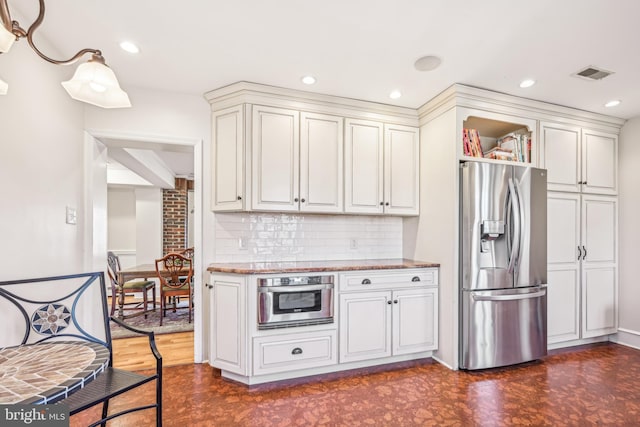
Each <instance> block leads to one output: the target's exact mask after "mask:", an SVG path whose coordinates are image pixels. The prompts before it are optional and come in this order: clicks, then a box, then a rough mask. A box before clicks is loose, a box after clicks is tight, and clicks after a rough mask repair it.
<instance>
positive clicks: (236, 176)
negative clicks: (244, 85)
mask: <svg viewBox="0 0 640 427" xmlns="http://www.w3.org/2000/svg"><path fill="white" fill-rule="evenodd" d="M243 108H244V107H243V106H242V105H239V106H237V107H233V108H227V109H225V110H221V111H216V112H215V113H213V117H212V124H213V135H212V138H213V149H212V150H211V151H212V161H211V167H212V178H213V186H212V190H213V194H212V197H211V204H212V206H211V209H212V210H214V211H233V210H242V209H243V207H244V194H243V193H244V164H243V163H244V140H245V138H244V111H243Z"/></svg>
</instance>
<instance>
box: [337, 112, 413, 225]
mask: <svg viewBox="0 0 640 427" xmlns="http://www.w3.org/2000/svg"><path fill="white" fill-rule="evenodd" d="M345 128H346V132H345V133H346V138H345V147H346V148H345V174H346V179H345V181H346V186H345V187H346V189H345V199H346V202H345V211H346V212H349V213H371V214H376V213H386V214H396V215H417V214H418V206H419V188H418V185H419V161H420V156H419V140H418V129H417V128H414V127H410V126H400V125H390V124H382V123H379V122H373V121H366V120H354V119H347V120H346V121H345Z"/></svg>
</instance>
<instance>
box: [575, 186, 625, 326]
mask: <svg viewBox="0 0 640 427" xmlns="http://www.w3.org/2000/svg"><path fill="white" fill-rule="evenodd" d="M617 217H618V216H617V200H616V197H610V196H592V195H583V196H582V245H583V247H584V248H585V249H586V255H584V254H583V260H582V269H583V272H582V338H589V337H595V336H600V335H606V334H611V333H615V331H616V327H617V308H618V304H617V258H618V256H617V246H618V243H617V233H618V225H617Z"/></svg>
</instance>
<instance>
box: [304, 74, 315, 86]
mask: <svg viewBox="0 0 640 427" xmlns="http://www.w3.org/2000/svg"><path fill="white" fill-rule="evenodd" d="M315 82H316V78H315V77H313V76H304V77H303V78H302V83H304V84H306V85H312V84H314V83H315Z"/></svg>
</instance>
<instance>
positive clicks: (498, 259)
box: [459, 162, 547, 369]
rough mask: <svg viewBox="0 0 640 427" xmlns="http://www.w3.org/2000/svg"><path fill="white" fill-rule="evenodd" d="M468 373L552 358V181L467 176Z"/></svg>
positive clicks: (490, 172) (497, 167) (493, 173)
mask: <svg viewBox="0 0 640 427" xmlns="http://www.w3.org/2000/svg"><path fill="white" fill-rule="evenodd" d="M460 177H461V180H460V191H461V192H460V206H461V216H460V217H461V219H460V221H461V222H460V313H461V315H460V334H459V336H460V368H462V369H484V368H493V367H498V366H506V365H511V364H515V363H521V362H526V361H530V360H535V359H538V358H540V357H542V356H544V355H546V354H547V288H546V284H547V178H546V171H545V170H543V169H536V168H532V167H528V166H511V165H502V164H494V163H480V162H467V163H463V164H462V165H461V171H460Z"/></svg>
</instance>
